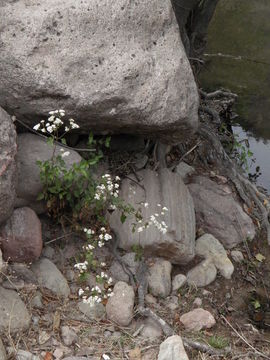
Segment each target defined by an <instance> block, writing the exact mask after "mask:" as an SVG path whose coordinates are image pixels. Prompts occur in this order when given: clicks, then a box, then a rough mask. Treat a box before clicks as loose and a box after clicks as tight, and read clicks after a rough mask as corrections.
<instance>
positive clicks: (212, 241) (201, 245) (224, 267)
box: [195, 234, 234, 279]
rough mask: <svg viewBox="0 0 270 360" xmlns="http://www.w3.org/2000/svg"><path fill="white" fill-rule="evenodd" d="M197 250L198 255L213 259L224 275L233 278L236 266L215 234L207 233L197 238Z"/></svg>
mask: <svg viewBox="0 0 270 360" xmlns="http://www.w3.org/2000/svg"><path fill="white" fill-rule="evenodd" d="M195 251H196V255H199V256H204V257H205V258H206V259H211V260H212V262H213V263H214V264H215V266H216V268H217V269H218V270H219V272H220V274H221V275H222V276H223V277H225V278H226V279H230V278H231V276H232V274H233V272H234V266H233V264H232V262H231V260H230V259H229V258H228V256H227V252H226V250H225V249H224V247H223V245H222V244H221V243H220V242H219V241H218V240H217V239H216V238H215V237H214V236H212V235H210V234H205V235H203V236H201V237H200V238H199V239H197V241H196V247H195Z"/></svg>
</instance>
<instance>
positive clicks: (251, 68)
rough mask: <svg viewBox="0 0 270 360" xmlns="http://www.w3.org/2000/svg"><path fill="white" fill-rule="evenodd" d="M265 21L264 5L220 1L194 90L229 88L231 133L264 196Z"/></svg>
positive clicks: (269, 88)
mask: <svg viewBox="0 0 270 360" xmlns="http://www.w3.org/2000/svg"><path fill="white" fill-rule="evenodd" d="M269 19H270V1H269V0H220V3H219V5H218V8H217V10H216V13H215V16H214V18H213V20H212V22H211V25H210V29H209V34H208V48H207V50H206V53H207V54H211V56H206V63H205V66H204V69H203V71H202V73H201V75H200V85H201V86H202V87H203V88H204V89H206V90H209V91H210V90H215V89H217V88H220V87H223V88H229V89H230V90H231V91H233V92H236V93H237V94H238V95H239V99H238V101H237V105H236V112H237V113H238V114H239V117H238V118H237V120H236V121H237V122H238V124H236V126H235V127H234V130H235V132H236V133H237V134H239V138H238V139H239V140H241V139H244V138H248V140H249V144H250V150H251V151H252V152H253V153H254V158H255V159H256V163H255V164H254V163H252V162H251V163H250V166H251V168H250V172H253V171H255V168H256V166H260V168H261V172H262V175H261V176H260V177H259V179H258V184H259V185H262V186H264V187H265V188H266V189H267V190H268V192H269V193H270V21H269ZM215 54H216V55H215ZM220 54H221V55H220ZM213 55H214V56H213ZM228 55H229V56H228Z"/></svg>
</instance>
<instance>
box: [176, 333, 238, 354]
mask: <svg viewBox="0 0 270 360" xmlns="http://www.w3.org/2000/svg"><path fill="white" fill-rule="evenodd" d="M182 340H183V343H184V346H185V347H187V348H192V349H194V350H198V351H202V352H204V353H207V354H209V355H215V356H224V355H227V354H230V353H231V349H224V350H217V349H214V348H213V347H212V346H210V345H207V344H202V343H201V342H199V341H194V340H190V339H187V338H185V337H182Z"/></svg>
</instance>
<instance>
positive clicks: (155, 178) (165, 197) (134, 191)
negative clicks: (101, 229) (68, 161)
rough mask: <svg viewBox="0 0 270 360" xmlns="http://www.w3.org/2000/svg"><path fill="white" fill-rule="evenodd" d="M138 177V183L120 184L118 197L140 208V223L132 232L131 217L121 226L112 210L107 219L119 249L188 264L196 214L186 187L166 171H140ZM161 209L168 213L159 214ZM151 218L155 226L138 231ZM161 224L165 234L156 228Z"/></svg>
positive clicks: (132, 220)
mask: <svg viewBox="0 0 270 360" xmlns="http://www.w3.org/2000/svg"><path fill="white" fill-rule="evenodd" d="M138 176H139V178H140V179H141V183H138V182H137V181H136V179H134V181H131V179H125V180H124V181H123V182H122V185H121V191H120V196H121V198H122V199H124V200H125V201H126V203H129V204H131V205H132V206H133V207H134V208H141V209H142V216H143V220H142V223H140V224H138V226H137V228H136V231H135V233H133V232H132V227H133V223H134V217H132V216H129V217H128V218H127V219H126V221H125V223H124V224H122V223H121V220H120V214H119V213H118V212H117V211H115V212H114V213H113V215H112V216H111V218H110V225H111V228H112V229H113V230H114V232H115V233H116V234H117V236H118V239H119V245H120V247H122V248H123V249H125V250H129V249H131V248H132V247H133V246H134V245H137V246H138V245H139V246H141V247H143V249H144V252H145V254H149V255H151V256H157V257H162V258H165V259H167V260H169V261H170V262H172V263H174V264H187V263H188V262H189V261H190V260H192V259H193V257H194V255H195V213H194V206H193V201H192V197H191V195H190V193H189V191H188V188H187V187H186V185H185V184H184V183H183V180H182V179H181V176H180V175H178V174H175V173H172V172H171V171H169V170H168V169H161V170H160V171H159V172H155V171H152V170H142V171H140V172H138ZM145 204H146V205H147V207H145ZM163 207H166V208H167V209H168V211H166V210H165V211H162V209H163ZM155 214H157V216H156V215H155ZM153 215H154V216H155V220H154V222H156V226H155V225H154V224H152V225H150V226H149V227H148V228H147V229H140V228H141V227H143V225H145V224H146V223H147V222H149V220H150V219H151V216H153ZM163 221H164V223H165V225H166V226H167V232H166V233H163V232H162V229H159V224H161V223H162V222H163ZM161 228H163V227H162V226H161ZM139 230H142V231H141V232H140V231H139Z"/></svg>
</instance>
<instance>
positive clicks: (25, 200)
mask: <svg viewBox="0 0 270 360" xmlns="http://www.w3.org/2000/svg"><path fill="white" fill-rule="evenodd" d="M60 149H61V146H60V145H59V146H58V145H57V146H56V150H55V155H56V156H57V155H59V154H61V152H60ZM69 153H70V154H69V155H68V156H66V157H64V158H63V160H64V161H65V163H66V165H67V167H71V166H72V164H74V163H79V162H80V161H81V156H80V155H79V154H78V153H77V152H76V151H72V150H69ZM52 154H53V146H50V145H49V144H48V143H47V142H46V140H44V139H43V138H41V137H39V136H37V135H33V134H29V133H28V134H20V135H18V153H17V156H16V162H17V168H18V185H17V189H16V192H17V200H16V205H17V206H19V205H23V206H26V205H28V206H31V207H32V208H34V210H36V208H39V207H40V206H38V205H39V204H40V203H41V202H37V201H36V199H37V196H38V194H39V193H40V192H41V191H42V187H43V186H42V182H41V180H40V168H39V166H38V165H37V161H38V160H40V161H45V160H49V159H51V157H52ZM40 208H42V207H40Z"/></svg>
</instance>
